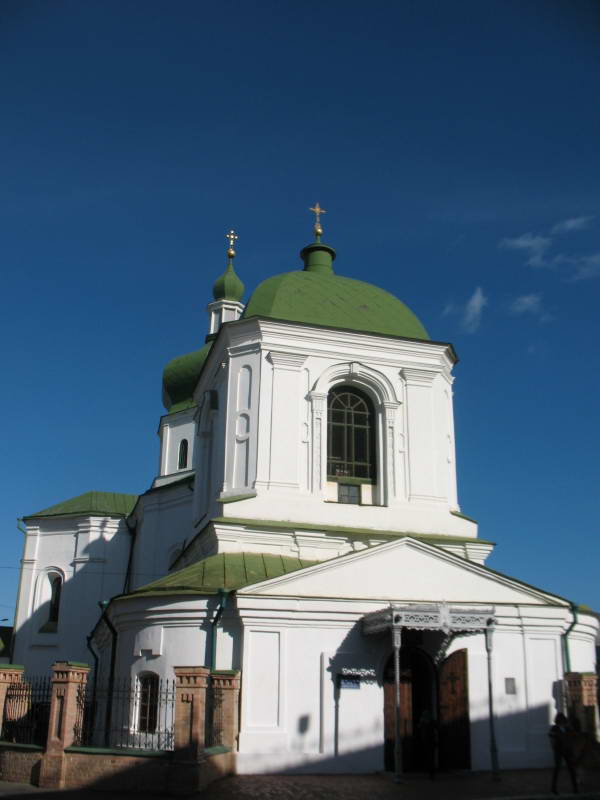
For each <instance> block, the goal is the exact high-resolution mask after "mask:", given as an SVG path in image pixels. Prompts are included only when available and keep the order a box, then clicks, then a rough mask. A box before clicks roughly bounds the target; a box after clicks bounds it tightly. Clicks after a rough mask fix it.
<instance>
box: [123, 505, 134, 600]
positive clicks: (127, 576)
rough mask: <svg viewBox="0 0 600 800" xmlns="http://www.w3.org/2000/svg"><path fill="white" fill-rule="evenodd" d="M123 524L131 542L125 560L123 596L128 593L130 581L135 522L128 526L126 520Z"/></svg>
mask: <svg viewBox="0 0 600 800" xmlns="http://www.w3.org/2000/svg"><path fill="white" fill-rule="evenodd" d="M125 524H126V525H127V529H128V530H129V535H130V536H131V540H130V542H129V557H128V558H127V570H126V572H125V583H124V584H123V594H127V592H128V591H129V584H130V581H131V567H132V565H133V549H134V547H135V539H136V535H137V520H136V521H135V522H134V523H133V525H130V524H129V523H128V522H127V520H125Z"/></svg>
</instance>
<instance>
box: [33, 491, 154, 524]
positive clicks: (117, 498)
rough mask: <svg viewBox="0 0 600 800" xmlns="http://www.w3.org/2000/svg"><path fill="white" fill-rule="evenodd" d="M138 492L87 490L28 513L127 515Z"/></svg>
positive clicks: (48, 514) (68, 515) (38, 515)
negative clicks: (121, 492) (120, 492)
mask: <svg viewBox="0 0 600 800" xmlns="http://www.w3.org/2000/svg"><path fill="white" fill-rule="evenodd" d="M137 499H138V496H137V494H119V493H117V492H85V494H80V495H79V496H78V497H72V498H71V499H70V500H64V501H63V502H62V503H57V504H56V505H55V506H50V508H44V509H43V510H42V511H36V512H35V514H28V515H27V516H26V517H25V519H31V518H32V517H72V516H81V515H82V514H103V515H107V516H115V517H126V516H128V515H129V514H131V512H132V511H133V507H134V506H135V504H136V502H137Z"/></svg>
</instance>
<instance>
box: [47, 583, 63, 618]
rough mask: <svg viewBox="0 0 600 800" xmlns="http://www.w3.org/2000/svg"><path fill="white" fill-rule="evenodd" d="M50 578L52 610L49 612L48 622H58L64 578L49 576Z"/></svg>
mask: <svg viewBox="0 0 600 800" xmlns="http://www.w3.org/2000/svg"><path fill="white" fill-rule="evenodd" d="M48 577H49V578H50V610H49V612H48V622H58V614H59V611H60V593H61V591H62V578H61V577H60V575H49V576H48Z"/></svg>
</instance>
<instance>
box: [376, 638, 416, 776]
mask: <svg viewBox="0 0 600 800" xmlns="http://www.w3.org/2000/svg"><path fill="white" fill-rule="evenodd" d="M403 655H404V654H403ZM405 661H406V658H403V659H402V661H401V669H400V735H401V738H402V760H403V765H404V769H411V766H412V756H413V691H412V689H413V685H412V682H413V676H412V669H411V668H410V667H407V666H405ZM383 731H384V740H385V745H384V766H385V769H386V770H389V771H393V770H394V768H395V764H394V748H395V742H396V689H395V684H394V664H393V660H392V659H390V662H389V664H388V667H387V668H386V671H385V676H384V683H383Z"/></svg>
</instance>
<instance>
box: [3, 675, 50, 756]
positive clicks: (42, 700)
mask: <svg viewBox="0 0 600 800" xmlns="http://www.w3.org/2000/svg"><path fill="white" fill-rule="evenodd" d="M51 693H52V682H51V680H50V678H47V677H33V678H29V679H27V680H23V681H16V682H15V683H11V684H10V685H9V687H8V690H7V692H6V698H5V701H4V717H3V720H2V731H1V732H0V739H2V740H3V741H5V742H16V743H18V744H37V745H40V746H41V747H43V746H44V745H45V744H46V738H47V736H48V720H49V718H50V698H51Z"/></svg>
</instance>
